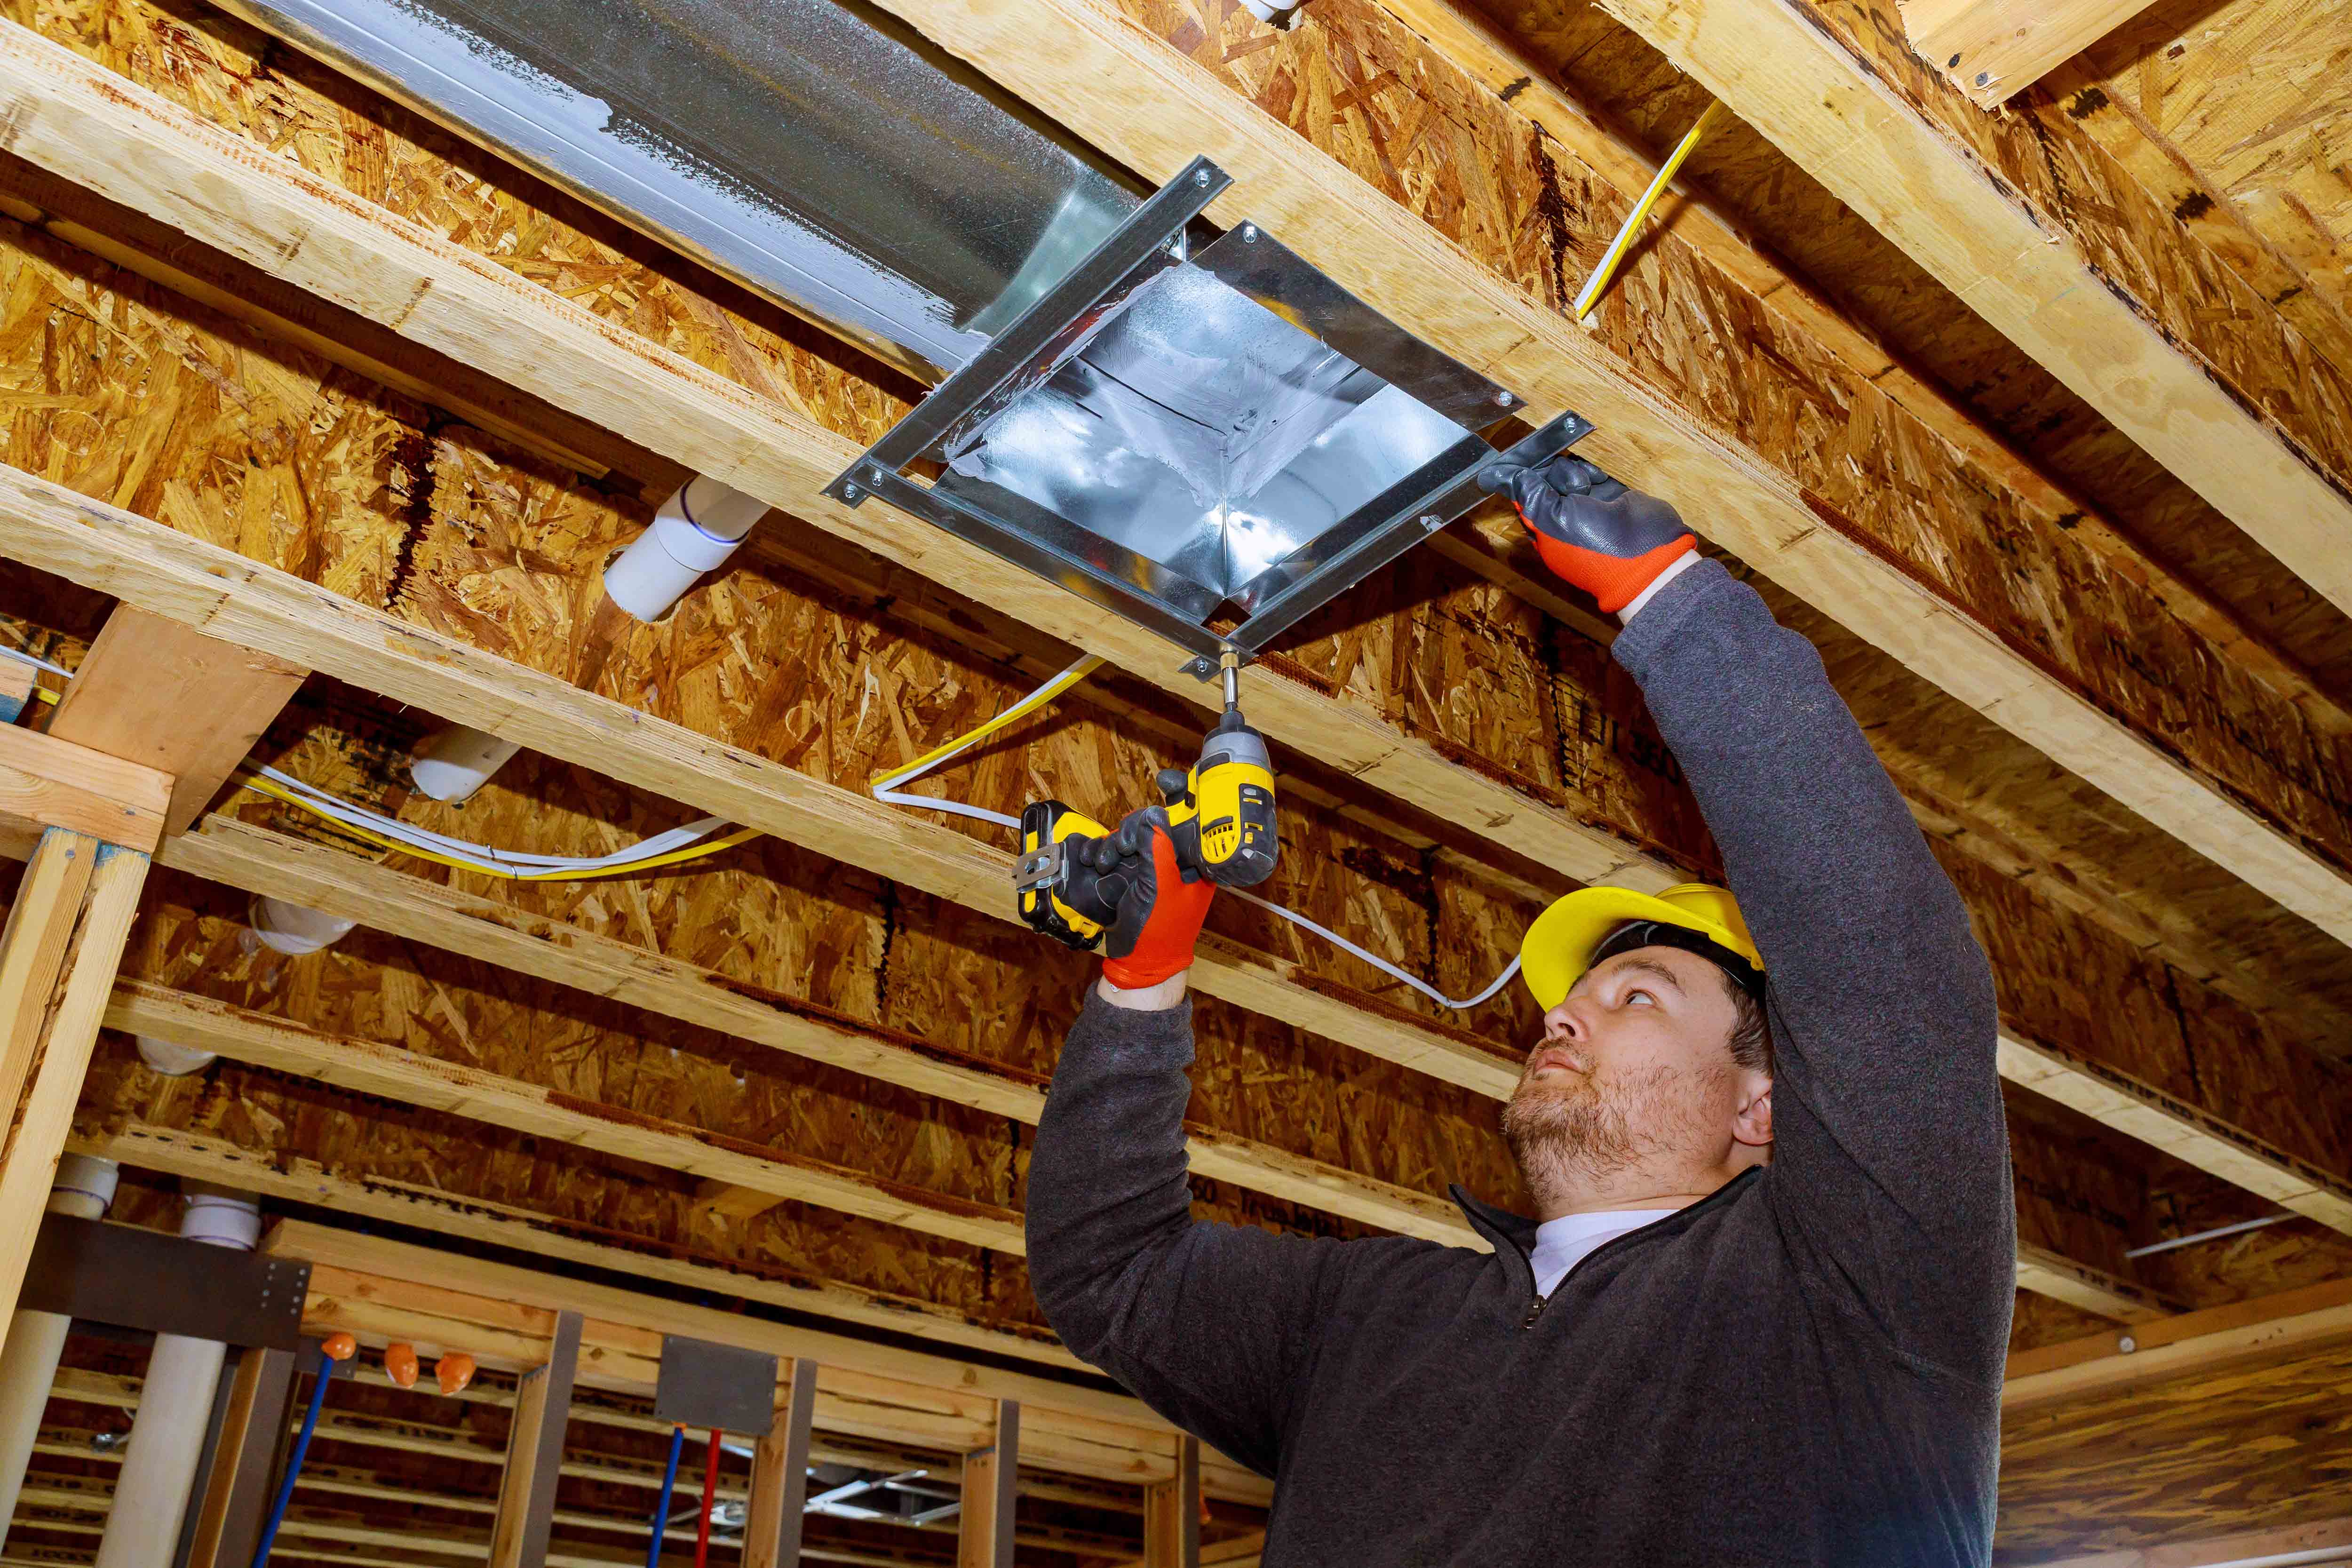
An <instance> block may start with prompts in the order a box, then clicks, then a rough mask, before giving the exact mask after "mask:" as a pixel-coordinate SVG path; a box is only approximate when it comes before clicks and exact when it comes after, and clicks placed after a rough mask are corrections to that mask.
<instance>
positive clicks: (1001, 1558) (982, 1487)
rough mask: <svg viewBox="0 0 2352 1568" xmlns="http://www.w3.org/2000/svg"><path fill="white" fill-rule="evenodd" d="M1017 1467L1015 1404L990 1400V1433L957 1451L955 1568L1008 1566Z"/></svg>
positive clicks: (1018, 1410)
mask: <svg viewBox="0 0 2352 1568" xmlns="http://www.w3.org/2000/svg"><path fill="white" fill-rule="evenodd" d="M1020 1468H1021V1406H1020V1405H1019V1404H1018V1403H1017V1402H1015V1401H1013V1400H1010V1399H1000V1400H998V1401H997V1402H996V1437H995V1441H994V1442H993V1443H992V1444H990V1445H989V1446H988V1447H985V1448H975V1449H973V1450H972V1451H971V1453H968V1454H966V1455H965V1456H964V1457H963V1507H962V1510H961V1512H960V1513H959V1514H958V1515H957V1528H956V1568H1013V1503H1014V1500H1015V1498H1016V1497H1017V1495H1018V1493H1019V1490H1020V1488H1019V1479H1020V1478H1019V1472H1020Z"/></svg>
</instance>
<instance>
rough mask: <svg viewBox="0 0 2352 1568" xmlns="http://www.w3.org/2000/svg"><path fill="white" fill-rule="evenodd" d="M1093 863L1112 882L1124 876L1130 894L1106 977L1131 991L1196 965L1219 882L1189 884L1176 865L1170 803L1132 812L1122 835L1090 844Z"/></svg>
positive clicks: (1107, 937) (1106, 940)
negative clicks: (1197, 945) (1197, 944)
mask: <svg viewBox="0 0 2352 1568" xmlns="http://www.w3.org/2000/svg"><path fill="white" fill-rule="evenodd" d="M1083 853H1085V854H1086V856H1087V864H1089V865H1091V866H1092V867H1093V868H1095V869H1096V870H1097V872H1100V873H1102V874H1103V875H1104V877H1105V879H1106V886H1105V889H1104V890H1105V891H1106V892H1108V891H1109V888H1108V878H1110V877H1111V876H1113V875H1117V876H1118V877H1119V878H1120V879H1123V880H1124V881H1125V882H1126V884H1127V890H1126V891H1125V892H1124V893H1123V894H1121V895H1120V896H1119V899H1118V919H1117V920H1116V921H1112V922H1111V926H1110V929H1109V930H1108V931H1106V932H1105V933H1104V934H1103V954H1104V957H1103V978H1104V979H1105V980H1108V981H1109V982H1110V983H1111V984H1113V985H1116V986H1118V987H1119V988H1120V989H1121V990H1125V991H1139V990H1141V989H1143V988H1144V987H1145V986H1147V985H1157V984H1160V982H1161V981H1163V980H1166V979H1168V978H1169V977H1170V976H1171V975H1174V974H1179V973H1182V972H1183V971H1185V970H1187V969H1190V968H1191V967H1192V944H1193V943H1194V942H1197V941H1198V940H1199V939H1200V935H1201V922H1202V921H1204V920H1206V919H1207V918H1208V914H1209V900H1210V899H1211V898H1213V897H1214V896H1215V894H1216V890H1217V885H1216V884H1215V883H1214V882H1212V881H1210V880H1209V879H1207V878H1206V877H1202V878H1201V879H1198V880H1197V881H1190V882H1188V881H1186V880H1185V879H1184V871H1183V868H1181V867H1180V866H1179V865H1177V863H1176V843H1175V840H1173V839H1171V837H1168V811H1167V808H1166V807H1165V806H1158V805H1147V806H1145V807H1144V808H1143V809H1142V810H1140V811H1135V812H1130V813H1129V814H1128V816H1127V819H1126V820H1125V821H1123V822H1121V823H1120V824H1119V825H1118V830H1117V831H1116V832H1113V833H1111V834H1109V835H1108V836H1106V837H1102V838H1098V839H1097V840H1096V841H1095V842H1094V843H1092V844H1090V845H1088V846H1087V848H1086V849H1085V850H1084V851H1083Z"/></svg>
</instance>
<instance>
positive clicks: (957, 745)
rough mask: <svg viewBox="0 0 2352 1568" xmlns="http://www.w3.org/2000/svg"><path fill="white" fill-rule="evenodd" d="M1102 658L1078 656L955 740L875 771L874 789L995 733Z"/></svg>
mask: <svg viewBox="0 0 2352 1568" xmlns="http://www.w3.org/2000/svg"><path fill="white" fill-rule="evenodd" d="M1102 662H1103V661H1102V660H1101V659H1098V658H1092V657H1088V658H1082V659H1080V660H1078V662H1077V663H1076V664H1074V665H1072V666H1070V668H1067V669H1066V670H1064V671H1062V673H1061V674H1059V675H1057V676H1055V677H1054V679H1051V680H1049V681H1047V682H1046V683H1045V685H1043V686H1041V687H1039V688H1038V689H1036V690H1034V691H1033V692H1031V693H1030V694H1029V695H1028V696H1026V697H1024V698H1023V699H1022V700H1020V701H1018V702H1015V703H1014V704H1013V706H1012V707H1010V708H1007V709H1006V710H1004V711H1003V712H1002V713H999V714H998V715H997V716H996V717H995V718H993V719H991V720H990V721H988V722H987V723H985V724H982V725H981V726H980V727H979V728H978V729H976V730H968V731H965V732H964V733H962V734H961V735H958V736H957V737H956V738H955V739H954V740H952V741H950V742H948V743H947V744H946V745H944V746H934V747H932V748H931V749H930V750H929V751H928V752H924V753H923V754H922V755H921V756H919V757H917V758H916V759H915V760H914V761H913V762H911V763H900V764H899V765H898V766H897V767H895V768H892V769H891V770H890V771H889V772H888V773H877V774H875V775H874V784H873V787H874V788H876V789H877V790H885V789H892V788H895V787H897V786H898V784H899V783H900V782H901V781H903V780H905V779H907V778H908V777H910V776H911V775H913V774H916V773H921V772H923V771H924V770H925V769H926V768H929V767H931V766H932V765H934V764H935V763H939V762H940V760H941V759H942V758H945V757H947V756H949V755H950V754H952V753H954V752H960V751H961V750H962V749H963V748H964V747H966V746H969V745H971V744H973V743H974V742H980V741H985V740H986V739H988V738H989V737H990V736H991V735H993V734H995V733H996V732H997V731H999V730H1002V729H1003V728H1004V727H1005V726H1006V725H1008V724H1011V723H1013V721H1016V720H1020V719H1025V718H1027V717H1028V716H1029V715H1030V714H1032V713H1034V712H1035V711H1037V710H1038V709H1040V708H1043V707H1044V706H1045V704H1046V703H1048V702H1051V701H1052V700H1054V699H1055V698H1056V697H1059V696H1060V695H1061V694H1062V693H1063V692H1065V691H1067V690H1068V689H1070V688H1071V687H1073V686H1076V684H1077V683H1078V682H1079V681H1081V680H1084V679H1086V678H1087V676H1089V675H1092V674H1093V673H1094V672H1095V671H1096V670H1097V669H1100V668H1102Z"/></svg>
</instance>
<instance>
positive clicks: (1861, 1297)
mask: <svg viewBox="0 0 2352 1568" xmlns="http://www.w3.org/2000/svg"><path fill="white" fill-rule="evenodd" d="M1498 488H1507V489H1508V490H1509V492H1510V493H1511V495H1512V499H1513V500H1514V501H1515V502H1517V504H1518V506H1519V508H1520V510H1521V513H1522V515H1523V516H1525V517H1527V518H1528V523H1529V527H1530V528H1531V529H1532V530H1534V531H1535V532H1536V533H1537V535H1538V546H1539V547H1540V548H1541V549H1542V550H1543V553H1544V555H1545V558H1546V560H1547V561H1548V562H1549V563H1551V564H1552V566H1553V568H1554V570H1555V571H1558V572H1559V574H1561V575H1562V576H1563V577H1566V578H1568V580H1569V581H1570V582H1572V583H1578V584H1580V585H1583V586H1587V587H1591V588H1594V589H1596V590H1597V596H1598V597H1600V598H1601V602H1602V605H1603V607H1604V608H1607V609H1610V610H1620V609H1622V610H1624V611H1626V624H1625V629H1624V631H1623V633H1622V635H1621V636H1620V637H1619V638H1618V640H1617V644H1616V648H1615V654H1616V658H1617V659H1618V662H1619V663H1620V664H1622V665H1623V666H1624V668H1626V669H1627V670H1628V671H1629V672H1631V673H1632V675H1633V678H1634V679H1635V680H1636V681H1637V682H1638V683H1639V684H1640V685H1641V688H1642V691H1643V696H1644V697H1645V698H1646V699H1647V700H1648V702H1649V707H1650V711H1651V713H1652V714H1653V715H1654V717H1655V718H1656V720H1657V722H1658V727H1659V729H1660V731H1662V732H1663V733H1664V736H1665V739H1666V743H1667V744H1668V746H1670V747H1671V748H1672V749H1673V752H1674V754H1675V761H1676V762H1677V763H1679V764H1680V765H1681V767H1682V770H1683V773H1684V775H1685V777H1686V778H1687V779H1688V781H1689V783H1690V787H1691V790H1692V792H1693V794H1694V795H1696V797H1697V799H1698V804H1699V808H1700V810H1701V811H1702V812H1703V813H1704V814H1705V816H1706V824H1707V826H1708V828H1709V829H1710V830H1711V831H1712V832H1713V833H1714V835H1715V837H1716V842H1717V845H1718V846H1719V847H1721V849H1722V851H1723V858H1724V865H1725V868H1726V871H1727V876H1728V879H1729V881H1730V884H1731V889H1732V891H1733V892H1734V893H1735V894H1736V895H1737V896H1738V900H1739V907H1740V910H1741V912H1742V913H1743V915H1744V916H1745V917H1746V920H1747V922H1748V931H1749V932H1750V933H1751V934H1752V935H1753V936H1754V937H1755V939H1756V942H1757V946H1758V948H1759V951H1760V952H1762V953H1763V955H1764V963H1765V971H1766V978H1767V983H1768V998H1769V1010H1770V1015H1771V1022H1772V1033H1773V1043H1774V1047H1775V1051H1776V1055H1777V1058H1778V1072H1777V1076H1776V1078H1775V1080H1774V1086H1773V1094H1772V1101H1773V1125H1774V1132H1775V1136H1774V1145H1773V1155H1772V1168H1771V1170H1770V1172H1769V1173H1768V1176H1767V1178H1766V1181H1767V1186H1768V1190H1769V1191H1771V1192H1772V1193H1773V1194H1774V1200H1775V1202H1776V1204H1778V1205H1780V1210H1781V1212H1782V1213H1783V1214H1784V1215H1786V1216H1787V1220H1786V1224H1787V1226H1788V1228H1789V1230H1790V1234H1791V1241H1792V1245H1795V1246H1798V1247H1801V1249H1802V1250H1803V1251H1804V1252H1806V1253H1807V1254H1809V1256H1810V1264H1809V1267H1811V1268H1812V1269H1813V1270H1814V1272H1815V1273H1816V1275H1817V1277H1818V1279H1820V1281H1821V1282H1822V1283H1823V1284H1824V1285H1825V1286H1827V1287H1829V1288H1832V1289H1838V1290H1840V1291H1843V1292H1845V1293H1846V1294H1847V1295H1848V1296H1849V1298H1850V1299H1851V1300H1852V1301H1853V1304H1854V1305H1856V1306H1857V1307H1858V1308H1859V1309H1860V1310H1862V1311H1863V1312H1864V1313H1866V1314H1867V1315H1868V1316H1869V1317H1870V1318H1871V1319H1873V1320H1874V1321H1876V1322H1878V1323H1879V1324H1880V1325H1882V1327H1884V1328H1885V1331H1886V1332H1887V1333H1888V1334H1889V1335H1890V1336H1891V1337H1893V1338H1894V1339H1895V1341H1896V1342H1898V1343H1900V1344H1902V1345H1903V1346H1904V1347H1905V1348H1906V1350H1908V1351H1909V1352H1911V1353H1913V1354H1915V1355H1917V1356H1921V1357H1923V1358H1925V1359H1927V1360H1929V1361H1932V1362H1935V1363H1938V1364H1941V1365H1944V1366H1946V1367H1947V1368H1948V1369H1950V1370H1955V1371H1961V1372H1965V1373H1968V1374H1969V1375H1973V1376H1990V1377H1992V1378H1995V1379H1998V1377H1999V1376H2000V1363H2001V1355H2002V1352H2003V1351H2004V1350H2005V1348H2006V1342H2007V1339H2008V1321H2009V1313H2008V1308H2009V1305H2010V1304H2011V1301H2012V1300H2013V1295H2012V1292H2013V1289H2014V1279H2015V1267H2016V1252H2015V1218H2014V1211H2013V1196H2012V1194H2011V1186H2010V1176H2009V1143H2008V1137H2007V1133H2006V1131H2005V1129H2004V1125H2003V1120H2002V1115H2001V1103H2000V1080H1999V1078H1998V1075H1997V1073H1996V1071H1995V1068H1994V1052H1995V1038H1996V1027H1997V1014H1996V1010H1995V1005H1994V999H1993V988H1992V974H1991V971H1990V966H1989V965H1988V964H1987V963H1986V960H1985V956H1984V952H1983V950H1982V949H1980V948H1979V946H1978V945H1977V943H1976V941H1975V939H1974V937H1973V936H1972V935H1971V933H1970V932H1969V923H1968V914H1967V911H1966V910H1965V908H1964V907H1963V906H1962V904H1961V902H1960V900H1959V895H1958V892H1957V891H1955V890H1954V889H1953V887H1952V884H1951V881H1950V879H1948V877H1946V876H1945V875H1944V871H1943V868H1941V867H1940V866H1938V865H1937V863H1936V858H1935V857H1934V856H1933V855H1932V854H1930V853H1929V852H1928V848H1927V842H1926V840H1925V839H1924V838H1923V837H1921V835H1920V832H1919V829H1918V826H1916V824H1915V823H1914V822H1913V821H1912V818H1911V815H1910V813H1909V811H1908V810H1906V807H1905V805H1904V803H1903V799H1902V797H1901V795H1898V794H1897V793H1896V791H1895V785H1894V783H1893V781H1892V780H1890V779H1889V778H1888V777H1887V776H1886V771H1885V768H1884V767H1883V766H1881V765H1880V763H1879V761H1878V759H1877V757H1876V755H1875V754H1874V753H1873V752H1872V751H1871V749H1870V746H1869V743H1868V742H1866V741H1865V740H1864V738H1863V734H1862V731H1861V729H1860V727H1859V726H1858V725H1856V724H1855V722H1854V721H1853V715H1852V714H1851V713H1850V712H1849V711H1847V710H1846V707H1845V704H1844V702H1843V700H1840V698H1839V697H1838V695H1837V693H1836V691H1835V690H1834V689H1832V687H1831V686H1830V683H1829V678H1828V676H1827V675H1826V673H1825V672H1824V671H1823V669H1822V661H1821V656H1820V655H1819V654H1818V653H1817V652H1815V650H1814V648H1813V647H1812V645H1811V643H1809V642H1807V641H1806V640H1805V639H1804V638H1803V637H1800V636H1798V635H1797V634H1796V633H1794V632H1791V631H1789V630H1787V629H1786V628H1784V627H1782V626H1780V625H1779V624H1778V623H1777V622H1775V621H1774V620H1773V618H1772V615H1771V612H1770V611H1769V609H1768V608H1766V606H1765V605H1764V602H1763V601H1762V600H1761V599H1760V598H1759V597H1758V596H1757V595H1756V594H1755V593H1754V592H1753V591H1752V590H1750V589H1749V588H1748V587H1747V586H1746V585H1745V584H1741V583H1738V582H1737V581H1735V580H1734V579H1733V578H1732V577H1731V576H1730V575H1729V574H1727V572H1725V571H1724V570H1723V568H1722V567H1721V566H1720V565H1718V564H1717V563H1713V562H1708V561H1702V560H1698V559H1696V557H1694V556H1693V555H1692V554H1691V550H1692V544H1693V541H1692V540H1691V537H1690V534H1689V532H1688V531H1687V530H1685V528H1684V527H1683V525H1682V521H1681V519H1680V518H1679V517H1677V516H1676V515H1675V512H1674V510H1673V509H1672V508H1670V507H1668V506H1666V505H1665V504H1664V502H1662V501H1659V500H1655V499H1654V498H1651V497H1647V496H1642V495H1639V494H1637V493H1635V492H1632V491H1628V490H1626V489H1624V488H1623V487H1622V485H1619V484H1617V483H1616V481H1614V480H1612V479H1608V478H1607V477H1606V476H1605V475H1603V474H1601V471H1600V470H1599V469H1597V468H1592V467H1591V465H1590V464H1584V463H1579V462H1577V461H1576V460H1575V459H1567V460H1565V461H1556V462H1554V463H1553V464H1551V465H1549V466H1548V467H1547V468H1544V469H1540V470H1537V469H1521V470H1516V471H1514V472H1513V473H1511V474H1509V475H1507V476H1504V477H1503V478H1502V479H1501V481H1500V484H1499V487H1498ZM1587 579H1590V581H1587Z"/></svg>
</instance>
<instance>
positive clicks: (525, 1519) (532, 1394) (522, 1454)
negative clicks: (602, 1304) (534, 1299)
mask: <svg viewBox="0 0 2352 1568" xmlns="http://www.w3.org/2000/svg"><path fill="white" fill-rule="evenodd" d="M580 1327H581V1320H580V1314H579V1313H577V1312H562V1313H559V1314H558V1315H557V1317H556V1320H555V1338H554V1340H553V1341H552V1342H551V1343H550V1345H549V1347H548V1353H547V1364H546V1365H545V1366H541V1367H534V1368H532V1369H531V1370H530V1372H527V1373H523V1377H522V1382H521V1383H520V1384H518V1385H517V1387H516V1389H515V1404H514V1421H513V1424H512V1425H511V1426H509V1428H508V1430H507V1470H506V1475H505V1477H504V1479H501V1480H500V1481H499V1512H498V1519H497V1522H496V1523H495V1524H493V1525H492V1527H491V1530H490V1568H543V1565H544V1564H545V1563H546V1562H547V1537H548V1531H549V1529H550V1527H551V1525H552V1523H553V1521H554V1519H555V1483H556V1480H557V1479H558V1478H559V1476H560V1474H561V1472H562V1468H563V1433H564V1429H565V1427H567V1426H570V1425H571V1421H572V1379H573V1378H574V1377H575V1376H577V1375H578V1373H579V1370H580Z"/></svg>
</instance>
